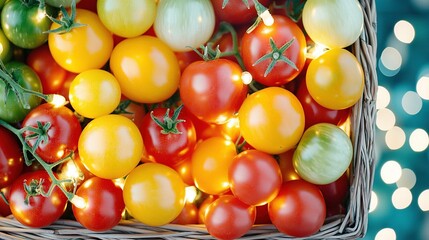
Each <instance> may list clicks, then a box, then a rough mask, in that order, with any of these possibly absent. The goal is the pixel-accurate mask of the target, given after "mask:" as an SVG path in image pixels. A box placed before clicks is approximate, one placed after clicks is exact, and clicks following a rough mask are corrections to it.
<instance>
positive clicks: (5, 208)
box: [0, 186, 12, 217]
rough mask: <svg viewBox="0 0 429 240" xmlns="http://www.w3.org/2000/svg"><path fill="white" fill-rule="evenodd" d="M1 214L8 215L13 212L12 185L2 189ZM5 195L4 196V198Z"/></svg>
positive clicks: (0, 197) (2, 215)
mask: <svg viewBox="0 0 429 240" xmlns="http://www.w3.org/2000/svg"><path fill="white" fill-rule="evenodd" d="M0 192H1V193H0V194H2V196H0V216H1V217H7V216H9V215H11V214H12V212H11V210H10V207H9V195H10V186H7V187H4V188H2V189H0ZM3 197H4V198H3Z"/></svg>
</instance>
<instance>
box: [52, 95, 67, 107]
mask: <svg viewBox="0 0 429 240" xmlns="http://www.w3.org/2000/svg"><path fill="white" fill-rule="evenodd" d="M48 102H49V103H51V104H53V105H54V106H55V107H62V106H64V105H66V104H67V100H66V98H65V97H64V96H63V95H59V94H50V95H49V100H48Z"/></svg>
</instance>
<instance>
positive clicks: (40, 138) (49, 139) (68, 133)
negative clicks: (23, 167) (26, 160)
mask: <svg viewBox="0 0 429 240" xmlns="http://www.w3.org/2000/svg"><path fill="white" fill-rule="evenodd" d="M41 124H47V125H45V126H47V127H46V128H43V130H41V134H40V135H39V134H38V135H34V133H35V132H34V131H40V129H38V126H40V125H41ZM22 126H23V128H27V130H25V131H23V136H24V138H25V139H26V141H27V143H28V145H29V146H30V147H31V148H32V149H34V151H35V153H36V154H38V156H39V157H40V158H42V159H43V160H44V161H45V162H47V163H54V162H56V161H59V160H61V159H63V158H64V157H66V156H68V155H69V154H70V153H72V152H74V151H76V150H77V145H78V140H79V136H80V134H81V132H82V128H81V126H80V122H79V119H78V118H77V117H76V115H75V114H74V113H73V111H71V110H70V109H69V108H67V107H65V106H55V105H54V104H51V103H44V104H41V105H39V106H37V107H36V108H34V109H33V110H32V111H31V112H29V113H28V114H27V116H26V117H25V119H24V121H23V122H22ZM29 127H33V130H34V131H32V130H30V129H28V128H29Z"/></svg>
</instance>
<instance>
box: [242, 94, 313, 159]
mask: <svg viewBox="0 0 429 240" xmlns="http://www.w3.org/2000/svg"><path fill="white" fill-rule="evenodd" d="M238 119H239V124H240V132H241V135H242V136H243V138H244V139H245V140H246V142H247V143H249V144H250V145H251V146H253V147H254V148H255V149H257V150H260V151H263V152H266V153H270V154H280V153H283V152H286V151H288V150H289V149H291V148H293V147H295V145H297V144H298V142H299V139H300V138H301V135H302V134H303V132H304V119H305V118H304V110H303V108H302V105H301V103H300V102H299V100H298V99H297V98H296V97H295V95H294V94H293V93H291V92H290V91H288V90H286V89H284V88H281V87H268V88H265V89H262V90H259V91H257V92H255V93H253V94H251V95H250V96H248V97H247V98H246V100H244V102H243V104H242V105H241V108H240V110H239V111H238Z"/></svg>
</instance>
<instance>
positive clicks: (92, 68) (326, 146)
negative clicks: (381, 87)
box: [0, 0, 364, 239]
mask: <svg viewBox="0 0 429 240" xmlns="http://www.w3.org/2000/svg"><path fill="white" fill-rule="evenodd" d="M76 2H77V3H76ZM76 2H75V1H71V0H44V1H40V0H3V1H0V6H1V31H0V46H1V50H2V52H1V54H0V59H1V62H2V64H1V65H0V79H1V80H2V81H0V125H1V126H0V188H1V189H2V192H3V194H4V196H5V199H1V200H0V214H1V215H2V216H8V215H10V214H12V215H13V217H14V218H15V219H16V220H18V221H19V222H21V223H22V224H23V225H25V226H29V227H47V226H49V225H50V224H52V223H53V222H54V221H56V220H58V219H59V218H62V217H63V218H72V219H75V220H76V221H78V222H79V223H81V224H82V225H83V226H84V227H86V228H88V229H90V230H93V231H106V230H109V229H111V228H113V227H115V226H116V225H117V224H118V223H119V222H120V221H121V219H123V218H124V216H126V215H127V214H129V215H130V216H131V217H132V218H134V219H136V220H138V221H140V222H142V223H144V224H147V225H149V226H162V225H165V224H169V223H176V224H198V223H200V224H205V226H206V227H207V230H208V232H209V233H210V234H211V235H212V236H214V237H216V238H220V239H232V238H238V237H240V236H243V235H244V234H246V233H247V232H248V231H249V230H250V229H251V228H252V226H253V225H254V224H261V223H270V224H271V223H272V224H273V225H274V226H275V227H276V228H277V229H278V230H279V231H281V232H283V233H284V234H287V235H290V236H294V237H307V236H311V235H312V234H314V233H317V232H318V231H319V229H320V228H321V227H322V225H323V224H324V222H325V220H326V218H327V217H328V216H332V215H337V214H341V213H344V209H345V204H346V203H347V201H349V199H348V195H349V194H348V188H349V180H348V175H347V170H348V168H349V166H350V162H351V161H352V156H353V147H352V143H351V140H350V138H349V136H348V135H347V131H346V130H344V128H341V127H340V126H341V125H344V124H345V125H346V126H347V119H348V118H349V115H350V109H351V108H352V107H353V106H354V104H356V102H358V101H359V99H360V98H361V96H362V92H363V82H364V81H363V78H364V76H363V71H362V67H361V66H360V64H359V62H358V60H357V59H356V57H355V56H354V55H353V54H352V53H351V52H350V51H349V50H348V49H347V47H349V46H350V45H351V44H353V43H354V42H355V41H356V40H357V38H358V37H359V35H360V33H361V31H362V21H363V20H362V18H363V17H362V10H361V7H360V5H359V3H358V2H357V1H356V0H333V1H320V0H307V1H305V0H259V1H244V0H243V1H242V0H230V1H223V0H187V1H177V0H158V1H155V0H97V1H96V0H80V1H79V0H76ZM268 12H270V13H271V15H270V14H268ZM267 15H268V16H267ZM301 16H302V17H301ZM342 19H343V20H342ZM323 31H325V32H323ZM319 50H321V51H319ZM58 96H63V97H64V98H65V99H66V100H67V102H63V103H60V104H58V103H57V102H55V101H54V100H55V99H57V97H58ZM189 186H194V189H196V195H197V197H196V198H192V199H189V198H187V194H186V189H187V188H189ZM6 202H7V203H8V204H9V205H7V204H6ZM70 203H72V204H70ZM125 212H126V213H127V214H125V215H124V213H125Z"/></svg>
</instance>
